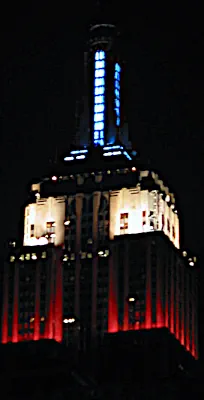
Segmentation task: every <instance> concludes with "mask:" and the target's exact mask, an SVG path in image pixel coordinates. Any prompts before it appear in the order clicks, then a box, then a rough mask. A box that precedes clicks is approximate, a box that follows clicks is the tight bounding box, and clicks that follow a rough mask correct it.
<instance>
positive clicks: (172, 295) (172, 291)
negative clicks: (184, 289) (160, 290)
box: [170, 253, 175, 334]
mask: <svg viewBox="0 0 204 400" xmlns="http://www.w3.org/2000/svg"><path fill="white" fill-rule="evenodd" d="M174 283H175V279H174V254H173V253H172V256H171V287H170V332H171V333H173V334H174V331H175V330H174V310H175V299H174Z"/></svg>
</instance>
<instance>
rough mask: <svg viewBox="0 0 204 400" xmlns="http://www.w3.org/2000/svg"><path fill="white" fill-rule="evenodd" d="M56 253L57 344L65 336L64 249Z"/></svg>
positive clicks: (55, 333)
mask: <svg viewBox="0 0 204 400" xmlns="http://www.w3.org/2000/svg"><path fill="white" fill-rule="evenodd" d="M55 251H56V285H55V304H54V306H55V318H54V320H55V332H54V337H55V340H56V341H57V342H61V341H62V336H63V333H62V332H63V329H62V324H63V321H62V320H63V286H62V285H63V282H62V276H63V274H62V249H55Z"/></svg>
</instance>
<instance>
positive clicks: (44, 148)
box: [0, 0, 204, 254]
mask: <svg viewBox="0 0 204 400" xmlns="http://www.w3.org/2000/svg"><path fill="white" fill-rule="evenodd" d="M108 3H109V6H108V7H107V10H108V11H107V17H108V20H112V22H114V23H115V22H116V23H117V24H118V27H119V29H120V31H121V34H122V35H121V36H122V38H121V48H122V52H123V54H124V57H125V58H126V61H127V65H126V68H127V87H126V94H127V115H128V119H129V127H130V132H131V135H132V140H133V141H134V143H135V144H136V146H137V149H138V151H139V153H140V154H141V155H142V156H143V157H145V158H146V159H150V160H151V161H152V163H153V165H155V167H156V168H157V170H160V171H161V172H162V176H164V177H166V182H167V183H169V184H170V185H171V187H172V189H173V190H174V191H175V192H176V194H177V198H178V200H179V206H180V209H181V210H182V215H181V217H182V226H183V228H182V232H183V241H184V243H185V245H186V246H187V247H190V248H191V249H192V250H193V251H194V252H196V253H198V254H201V253H202V246H203V244H202V242H203V223H204V219H203V204H202V203H203V198H204V189H203V181H204V170H203V156H204V139H203V129H204V121H203V97H204V83H203V71H204V65H203V45H204V43H203V39H202V29H203V27H202V19H201V16H202V12H201V9H198V8H197V9H196V8H195V7H196V6H195V4H194V3H195V2H194V3H193V4H191V8H190V6H188V4H186V3H185V8H182V7H181V5H178V4H177V6H176V7H173V5H171V6H170V5H168V4H169V3H168V4H167V2H164V4H163V6H160V7H157V6H156V5H155V4H154V3H155V2H152V5H151V6H149V4H148V3H150V2H147V3H146V4H144V5H140V4H139V2H135V4H134V6H132V4H131V3H132V1H129V0H127V1H125V2H123V3H122V4H120V2H116V1H112V2H108ZM142 3H143V2H142ZM36 4H37V3H36V2H35V3H34V2H33V3H32V2H28V4H27V6H26V7H25V6H24V7H21V6H19V4H18V3H16V6H14V5H13V3H9V2H7V5H6V8H5V9H4V10H1V28H2V29H1V30H2V34H1V42H2V43H1V59H2V61H3V62H2V64H1V80H2V83H3V90H2V91H1V93H2V94H3V101H2V102H1V109H0V113H1V121H2V126H3V130H2V132H3V135H2V138H1V158H0V159H1V165H0V167H1V170H0V179H1V182H0V183H1V212H2V216H1V221H2V227H1V248H2V249H3V242H4V240H6V239H7V237H8V236H13V235H16V233H17V224H18V220H19V215H20V214H19V209H20V206H21V205H22V203H23V202H24V201H25V199H26V190H25V186H26V184H27V182H28V181H29V180H30V179H31V178H32V177H33V176H39V175H42V174H43V173H44V172H45V171H46V168H47V166H48V162H49V159H50V158H51V157H54V154H55V148H56V146H58V150H59V151H62V150H64V149H66V148H67V147H68V144H69V142H70V139H71V136H72V135H73V133H74V112H75V100H76V98H77V93H76V92H77V91H76V87H77V84H76V82H80V79H81V74H82V73H83V71H82V67H83V66H82V60H83V45H84V40H85V37H86V35H87V30H88V26H89V24H90V22H91V21H92V15H93V4H94V2H93V1H86V2H82V1H78V2H74V3H72V2H67V3H64V4H67V7H66V8H65V7H62V6H61V5H60V2H59V3H56V2H55V3H54V6H52V5H51V2H50V3H48V4H49V7H48V4H47V5H46V6H42V7H43V8H42V7H41V6H38V5H36ZM69 5H70V9H69ZM188 7H189V8H188ZM78 86H80V85H79V84H78ZM183 222H184V225H183ZM2 251H3V250H2ZM2 251H1V252H2Z"/></svg>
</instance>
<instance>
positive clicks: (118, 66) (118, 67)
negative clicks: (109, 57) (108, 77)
mask: <svg viewBox="0 0 204 400" xmlns="http://www.w3.org/2000/svg"><path fill="white" fill-rule="evenodd" d="M115 71H117V72H120V71H121V68H120V65H119V64H118V63H116V64H115Z"/></svg>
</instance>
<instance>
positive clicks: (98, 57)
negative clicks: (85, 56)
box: [95, 50, 105, 61]
mask: <svg viewBox="0 0 204 400" xmlns="http://www.w3.org/2000/svg"><path fill="white" fill-rule="evenodd" d="M104 58H105V51H102V50H100V51H96V53H95V60H96V61H97V60H103V59H104Z"/></svg>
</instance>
